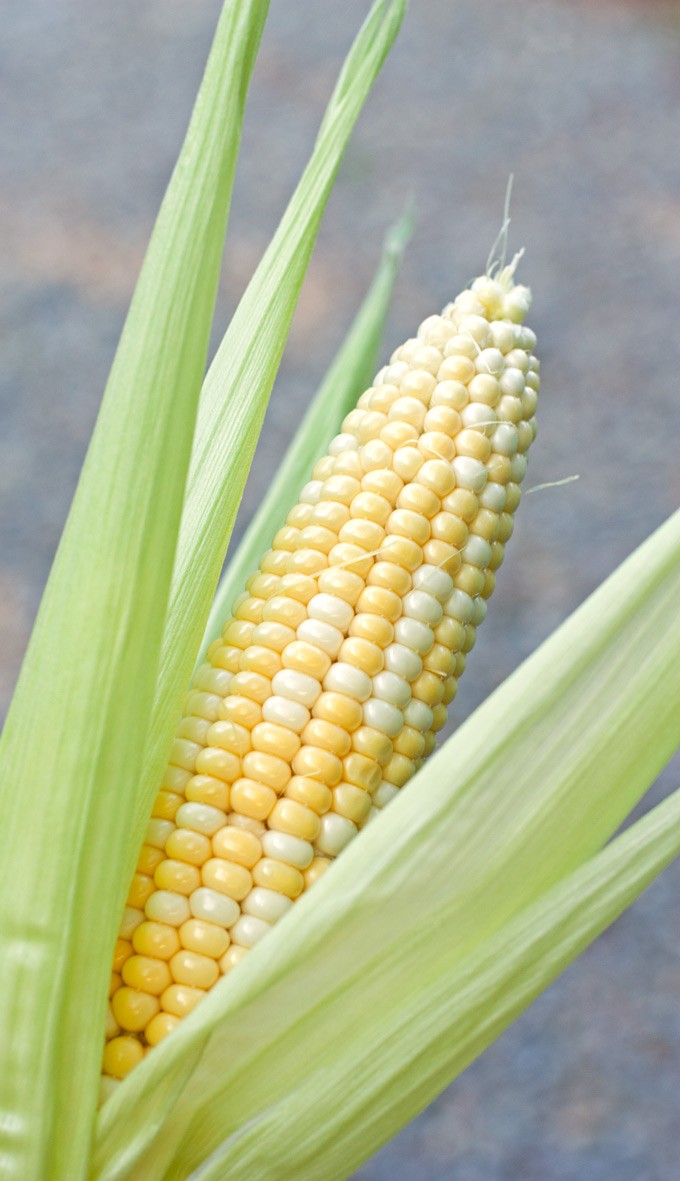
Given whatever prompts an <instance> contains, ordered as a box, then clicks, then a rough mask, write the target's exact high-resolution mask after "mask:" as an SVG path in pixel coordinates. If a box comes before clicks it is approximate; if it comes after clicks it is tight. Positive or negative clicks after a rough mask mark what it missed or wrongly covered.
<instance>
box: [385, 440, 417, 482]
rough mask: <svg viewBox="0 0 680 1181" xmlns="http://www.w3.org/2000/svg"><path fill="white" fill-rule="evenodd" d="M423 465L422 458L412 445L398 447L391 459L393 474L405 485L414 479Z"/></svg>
mask: <svg viewBox="0 0 680 1181" xmlns="http://www.w3.org/2000/svg"><path fill="white" fill-rule="evenodd" d="M423 463H424V457H423V456H422V455H421V453H420V451H419V450H418V448H417V447H414V446H413V445H408V446H406V447H399V448H398V449H397V450H396V451H395V453H394V457H393V459H392V464H393V467H394V470H395V472H396V473H397V475H398V476H400V477H401V479H402V480H404V481H406V482H407V483H408V482H410V481H411V480H414V479H415V477H416V475H417V474H418V472H419V470H420V468H421V467H422V466H423Z"/></svg>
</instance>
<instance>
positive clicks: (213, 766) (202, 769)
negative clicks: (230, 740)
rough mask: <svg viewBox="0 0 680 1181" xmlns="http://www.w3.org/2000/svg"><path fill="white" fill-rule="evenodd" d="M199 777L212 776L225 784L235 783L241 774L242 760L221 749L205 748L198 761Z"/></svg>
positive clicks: (197, 770)
mask: <svg viewBox="0 0 680 1181" xmlns="http://www.w3.org/2000/svg"><path fill="white" fill-rule="evenodd" d="M196 772H197V774H198V775H210V776H214V777H215V778H216V779H221V780H222V781H223V782H224V783H233V781H234V779H237V778H238V776H239V775H240V774H241V760H240V759H239V758H237V757H236V755H234V754H232V753H231V752H230V751H227V750H222V749H220V748H219V747H214V746H207V747H205V748H204V749H203V750H202V751H201V753H200V755H199V756H198V758H197V759H196Z"/></svg>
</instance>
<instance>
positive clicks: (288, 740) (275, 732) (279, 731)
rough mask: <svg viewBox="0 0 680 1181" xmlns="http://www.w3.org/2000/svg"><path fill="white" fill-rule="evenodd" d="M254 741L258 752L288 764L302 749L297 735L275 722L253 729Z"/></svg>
mask: <svg viewBox="0 0 680 1181" xmlns="http://www.w3.org/2000/svg"><path fill="white" fill-rule="evenodd" d="M312 675H314V674H312ZM252 739H253V748H254V749H255V750H256V751H261V752H262V753H263V754H269V755H277V756H278V757H279V758H282V759H285V760H286V761H287V762H290V760H291V759H292V757H293V755H294V754H295V752H296V751H297V750H299V749H300V739H299V738H298V736H297V734H294V733H293V731H292V730H289V729H288V727H287V726H280V725H278V724H277V723H275V722H260V723H259V724H258V725H257V726H255V727H254V729H253V732H252ZM272 786H273V785H272Z"/></svg>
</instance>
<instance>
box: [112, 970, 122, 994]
mask: <svg viewBox="0 0 680 1181" xmlns="http://www.w3.org/2000/svg"><path fill="white" fill-rule="evenodd" d="M121 982H122V981H121V976H120V973H119V972H112V973H111V978H110V980H109V996H110V997H112V996H113V994H114V992H116V991H117V990H118V989H119V988H120V986H121Z"/></svg>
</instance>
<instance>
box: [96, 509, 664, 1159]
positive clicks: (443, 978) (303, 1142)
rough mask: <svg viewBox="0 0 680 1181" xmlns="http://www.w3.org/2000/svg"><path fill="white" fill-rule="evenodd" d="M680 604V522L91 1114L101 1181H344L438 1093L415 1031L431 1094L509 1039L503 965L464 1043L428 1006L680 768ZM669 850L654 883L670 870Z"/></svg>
mask: <svg viewBox="0 0 680 1181" xmlns="http://www.w3.org/2000/svg"><path fill="white" fill-rule="evenodd" d="M679 596H680V513H678V514H676V515H675V516H674V517H672V518H671V519H670V520H669V521H668V522H667V523H666V524H665V525H664V526H663V527H662V528H661V529H659V530H658V531H657V532H656V533H655V534H654V535H653V537H651V538H650V539H649V540H648V541H647V542H646V543H645V544H644V545H643V546H642V547H640V549H639V550H637V551H636V552H635V553H634V554H633V555H632V556H631V557H630V558H629V559H628V560H627V561H626V562H625V563H624V564H623V566H622V567H620V569H619V570H618V571H617V572H616V573H615V574H614V575H613V576H612V577H611V578H610V579H608V580H607V581H606V582H605V583H604V584H603V586H602V587H600V589H599V590H598V591H596V592H595V594H594V595H592V596H591V598H590V599H588V600H587V602H586V603H585V604H584V605H583V606H582V607H581V608H580V609H579V610H578V611H577V612H575V614H574V615H573V616H571V617H570V619H569V620H567V622H566V623H565V624H564V625H563V626H562V627H561V628H560V629H558V631H557V632H556V633H555V634H554V635H553V636H552V637H551V638H550V639H549V640H548V641H547V642H546V643H545V644H544V645H543V646H542V647H541V648H540V649H539V650H538V651H537V652H536V653H535V654H534V655H533V656H532V657H531V658H530V659H529V660H527V661H526V662H525V663H524V664H523V665H522V666H521V668H520V669H519V670H518V671H517V672H516V673H515V674H514V675H513V676H512V677H510V678H509V679H508V681H506V682H505V683H504V684H503V685H502V686H501V687H500V689H499V690H497V691H496V693H494V694H493V695H492V696H491V697H490V698H489V699H488V700H487V701H486V702H485V704H484V705H483V706H482V707H481V708H480V709H479V710H477V711H476V713H475V714H474V715H473V716H472V717H471V718H470V719H469V720H468V721H467V722H466V723H465V725H464V726H462V727H461V729H460V730H459V731H458V733H457V734H456V735H455V736H454V737H453V738H452V739H450V740H449V741H448V742H447V743H446V744H445V745H444V747H443V748H442V750H441V751H440V752H439V754H438V755H436V756H435V757H434V758H433V759H432V760H431V761H430V762H429V763H428V764H426V766H425V767H424V768H423V769H422V771H421V772H419V774H418V775H417V776H416V777H415V779H414V780H413V781H412V782H411V784H410V785H409V786H408V787H407V788H406V789H404V791H403V792H402V793H400V796H399V798H398V799H396V800H395V801H394V802H393V803H392V804H391V805H390V807H389V808H387V809H386V810H385V812H384V813H383V814H382V815H381V816H380V817H379V818H378V819H376V820H375V821H374V822H372V823H371V824H370V825H369V826H368V827H367V828H366V829H365V830H364V831H363V832H362V833H361V834H360V835H359V837H358V838H357V839H356V840H355V841H354V842H353V844H352V845H351V846H350V847H349V848H348V849H347V850H346V851H345V852H344V853H343V855H342V857H340V858H339V859H338V861H337V862H336V863H335V864H334V865H333V866H332V867H331V869H330V870H329V872H328V873H327V874H326V875H325V876H324V878H323V879H322V880H321V881H320V882H319V883H318V884H317V885H316V886H315V887H314V889H313V890H312V891H310V893H309V894H307V895H305V896H304V897H303V898H302V899H301V900H300V901H299V902H298V903H297V904H296V905H295V907H293V909H292V910H291V911H290V913H289V914H287V915H286V916H285V918H284V919H283V920H282V921H281V922H280V923H279V924H277V926H276V927H275V928H274V930H273V931H272V932H271V933H270V934H269V935H268V936H267V939H266V940H264V941H263V942H262V943H260V944H259V945H258V946H257V947H256V948H255V949H254V950H253V951H252V952H251V953H250V954H249V956H248V957H247V958H246V960H245V961H244V963H242V964H241V965H239V969H238V971H237V972H234V973H232V974H231V975H230V976H228V977H227V978H226V979H225V980H224V981H223V982H221V983H220V984H219V985H218V986H217V987H216V988H215V989H214V990H213V991H212V993H211V994H210V995H209V996H208V997H207V998H206V999H205V1000H204V1001H203V1002H202V1004H201V1005H200V1006H198V1008H197V1009H196V1010H195V1011H194V1013H193V1014H192V1015H191V1017H190V1018H188V1019H187V1020H186V1021H185V1022H183V1023H182V1026H181V1028H180V1029H178V1030H177V1031H176V1032H175V1033H174V1034H173V1036H172V1037H171V1038H168V1039H167V1040H166V1041H165V1042H163V1044H162V1045H161V1046H160V1047H159V1048H158V1049H157V1050H155V1051H154V1053H153V1054H152V1055H150V1057H149V1058H148V1059H147V1060H146V1061H145V1062H144V1063H142V1065H141V1066H140V1067H139V1068H138V1070H137V1071H136V1072H135V1073H134V1074H133V1075H132V1076H130V1078H129V1079H128V1080H126V1082H125V1083H124V1084H123V1085H122V1086H121V1087H120V1089H119V1091H118V1092H117V1094H116V1095H114V1096H113V1098H112V1099H111V1100H110V1101H109V1103H108V1104H107V1105H106V1107H105V1108H104V1110H103V1112H102V1114H101V1116H100V1120H99V1123H98V1133H97V1144H96V1153H95V1159H96V1161H97V1172H96V1176H97V1177H98V1178H101V1179H106V1181H110V1179H112V1178H114V1177H115V1178H135V1179H140V1181H141V1178H142V1177H143V1178H145V1179H146V1178H150V1179H151V1178H154V1177H163V1178H166V1179H167V1181H171V1179H174V1178H176V1179H178V1181H179V1178H184V1177H186V1176H187V1175H189V1174H190V1173H191V1171H192V1170H199V1167H200V1166H201V1164H203V1162H205V1161H206V1160H208V1158H209V1156H210V1154H211V1153H216V1152H218V1151H219V1157H218V1160H219V1168H221V1169H222V1173H219V1170H218V1173H217V1175H222V1176H223V1175H227V1172H228V1175H229V1176H230V1177H234V1178H237V1177H244V1178H245V1177H248V1179H249V1181H250V1179H251V1178H272V1179H273V1178H277V1179H278V1178H281V1177H286V1176H290V1177H293V1176H295V1177H298V1178H302V1177H304V1178H316V1177H318V1178H321V1177H324V1176H329V1175H331V1176H335V1175H337V1176H342V1175H345V1172H346V1171H349V1170H350V1169H351V1167H353V1165H354V1164H355V1163H356V1162H357V1161H358V1160H359V1159H362V1158H363V1157H365V1156H366V1155H368V1154H369V1153H370V1152H372V1151H373V1149H374V1148H375V1146H376V1145H377V1144H378V1143H380V1142H381V1141H382V1140H383V1139H384V1138H385V1136H387V1135H389V1134H390V1132H393V1131H396V1130H397V1128H398V1127H399V1126H401V1123H402V1120H403V1116H404V1109H403V1108H400V1107H399V1100H398V1098H395V1096H397V1097H398V1095H399V1094H400V1090H404V1093H406V1092H407V1090H408V1088H407V1086H406V1079H407V1077H410V1076H411V1074H412V1077H413V1080H414V1081H413V1082H412V1083H411V1084H409V1087H413V1089H414V1091H415V1093H416V1094H418V1084H417V1080H418V1078H419V1076H420V1074H421V1073H422V1074H423V1075H424V1076H427V1069H426V1066H425V1065H424V1062H423V1060H422V1059H420V1058H417V1057H415V1056H414V1055H415V1051H414V1045H417V1044H418V1039H417V1038H415V1039H414V1038H413V1036H412V1034H413V1030H421V1031H422V1036H423V1038H426V1039H427V1040H428V1043H429V1044H435V1043H436V1042H437V1041H441V1042H442V1043H446V1045H447V1046H448V1047H449V1051H450V1057H449V1058H448V1059H447V1062H448V1066H447V1068H446V1069H444V1068H442V1069H441V1070H439V1073H436V1072H435V1073H436V1077H437V1085H439V1086H443V1085H444V1084H445V1083H446V1082H447V1081H448V1080H449V1078H451V1077H453V1074H454V1073H455V1069H453V1066H454V1065H455V1063H457V1062H462V1061H465V1060H467V1059H466V1053H467V1051H465V1049H464V1044H465V1045H470V1044H472V1045H476V1044H479V1046H480V1048H481V1046H482V1044H486V1042H485V1041H484V1038H485V1036H486V1034H485V1033H484V1030H489V1029H494V1028H496V1026H497V1025H498V1023H499V1022H500V1024H501V1025H502V1023H503V1020H505V1018H502V1017H501V1016H499V1014H500V1013H501V1011H502V1009H503V1005H504V1003H505V1002H504V1000H503V997H504V984H503V981H504V979H505V977H504V975H503V973H504V972H506V970H507V972H508V973H509V976H508V978H512V975H513V972H514V968H513V967H512V963H511V962H510V961H508V960H507V958H506V959H505V960H504V959H503V958H502V957H500V956H499V955H498V954H495V955H494V956H491V958H490V964H491V967H492V968H493V967H494V965H495V969H494V970H495V971H496V972H497V974H498V975H497V977H496V984H497V988H496V989H495V991H494V989H492V988H491V987H490V984H489V982H488V981H487V982H486V983H484V981H485V977H484V976H483V975H480V988H481V987H482V985H483V987H484V988H485V989H486V990H487V993H488V1003H486V1004H483V1003H481V1002H480V1005H479V1008H478V1009H476V1010H475V1011H474V1012H475V1015H474V1023H476V1024H474V1025H473V1026H472V1027H471V1028H472V1032H471V1031H470V1029H467V1028H466V1027H465V1026H461V1027H460V1029H459V1027H458V1024H457V1022H458V1012H457V1010H456V1009H455V1006H453V1005H448V1006H447V1005H442V1006H441V1007H440V1009H439V1010H436V1009H435V1010H434V1011H431V1009H430V1007H429V1002H428V997H429V995H430V994H429V991H428V990H431V988H432V987H433V985H434V984H435V983H436V982H439V984H438V987H439V986H441V991H442V995H443V996H444V997H447V996H448V997H455V992H454V989H455V987H456V986H457V981H458V980H459V978H460V977H459V973H460V972H461V970H462V967H461V966H462V965H463V964H464V963H465V962H466V961H470V957H472V956H473V955H475V954H476V953H479V955H480V957H483V956H484V954H485V952H484V948H485V946H487V949H488V947H490V946H492V941H493V940H494V939H495V938H500V934H499V933H500V932H502V931H503V929H504V928H505V927H506V926H507V924H509V923H511V922H512V921H513V920H516V926H517V927H518V928H519V929H520V930H521V929H522V926H523V923H524V921H525V917H526V916H525V917H524V918H520V917H518V916H521V915H522V912H523V911H525V910H526V908H527V907H531V906H532V904H534V903H537V901H538V900H540V899H541V898H542V897H544V896H545V895H546V892H547V891H549V890H550V889H551V888H553V887H555V886H556V885H557V883H559V882H560V881H564V880H565V879H566V878H567V877H568V876H569V875H570V874H573V873H575V872H576V871H578V870H579V867H581V866H583V865H584V864H586V863H587V862H588V861H589V859H590V858H591V857H592V856H593V854H594V853H596V851H597V850H599V849H600V848H601V846H602V845H603V843H604V842H605V841H606V840H607V839H608V838H609V837H610V836H611V835H612V833H613V832H614V831H615V829H616V828H617V826H618V825H619V823H620V821H621V820H622V819H623V817H624V816H625V815H626V814H627V813H628V812H629V810H630V809H631V808H632V806H633V805H634V803H635V802H636V800H637V799H638V798H639V797H640V796H641V795H642V793H643V792H644V791H645V790H646V789H647V787H648V786H649V785H650V784H651V782H652V781H653V780H654V778H655V777H656V775H657V773H658V771H659V770H660V769H661V767H662V766H663V765H665V763H666V762H667V761H668V760H669V759H670V757H671V756H672V754H673V753H674V751H675V750H676V749H677V746H678V741H679V738H680V735H679V726H680V723H679V719H678V710H677V701H678V697H679V696H680V617H679V616H678V611H677V602H678V598H679ZM661 830H662V832H663V826H661ZM657 833H658V830H657V829H654V830H653V832H652V835H651V837H650V840H651V842H652V845H651V846H650V847H651V848H652V856H655V854H654V850H653V845H654V842H655V841H656V840H657V836H656V835H655V834H657ZM658 840H659V841H660V842H661V843H660V844H659V845H658V854H659V860H658V863H655V865H656V864H658V867H659V868H660V867H661V865H662V864H663V863H664V862H665V860H666V859H667V856H668V855H670V853H669V847H668V846H667V845H665V844H664V843H663V841H662V839H661V836H659V837H658ZM621 847H622V848H623V849H624V853H625V850H626V849H627V848H628V846H627V845H626V844H624V845H623V846H619V848H621ZM674 848H675V846H673V850H674ZM650 864H651V863H650ZM633 865H634V858H633V856H632V853H631V866H633ZM651 872H654V870H650V873H651ZM645 874H647V870H644V872H643V874H642V878H641V879H640V880H641V882H643V884H644V881H646V880H648V877H645ZM631 881H633V878H631ZM636 888H637V887H635V886H634V887H633V893H634V891H635V889H636ZM631 896H632V895H631ZM618 905H619V904H618V902H617V903H616V905H615V906H614V909H613V910H612V912H611V915H612V917H613V915H614V914H615V913H617V912H618V910H617V908H618ZM555 913H556V918H555V924H554V926H555V928H556V934H555V946H557V945H558V944H559V938H560V937H559V935H558V934H557V928H558V927H559V925H560V922H561V920H560V911H559V907H558V908H557V910H556V912H555ZM598 921H599V920H598ZM583 929H584V930H586V928H585V927H584V928H583ZM595 929H597V928H594V930H595ZM549 930H550V913H549V908H548V910H547V911H546V931H549ZM545 937H546V939H547V938H548V935H546V936H545ZM589 937H590V936H587V938H589ZM510 947H511V948H512V940H510ZM555 956H556V958H555ZM555 956H553V958H552V959H550V960H547V961H546V964H548V965H550V964H555V963H558V962H559V955H557V953H555ZM527 964H528V968H527V971H534V969H532V967H531V953H530V952H527ZM489 970H491V969H489ZM551 971H552V968H550V970H548V969H546V972H545V974H544V976H541V975H540V972H539V973H538V975H536V976H535V978H534V984H532V988H533V989H534V991H538V990H539V989H540V987H543V986H544V985H545V984H547V983H548V982H549V980H550V979H552V975H551ZM536 972H538V968H536ZM480 973H481V968H480ZM553 974H554V973H553ZM467 987H468V988H469V989H470V990H471V991H472V993H474V989H475V980H474V979H471V980H470V981H468V984H467ZM530 991H531V990H530ZM481 995H482V996H483V995H484V992H483V991H482V994H481ZM527 995H529V994H527ZM532 995H533V993H532ZM513 1011H514V1010H513ZM470 1020H471V1021H472V1020H473V1018H470ZM475 1031H476V1032H475ZM475 1037H476V1038H477V1039H478V1041H477V1042H474V1038H475ZM470 1038H472V1039H473V1041H472V1042H470V1041H469V1039H470ZM388 1048H389V1051H390V1052H389V1053H386V1052H385V1051H386V1049H388ZM350 1063H351V1064H352V1066H351V1084H350V1082H348V1078H349V1077H350V1065H349V1064H350ZM432 1093H433V1092H432V1090H431V1089H429V1084H427V1085H426V1086H424V1087H423V1091H422V1094H420V1097H419V1098H417V1099H416V1100H409V1102H411V1103H412V1106H411V1107H410V1108H409V1110H410V1111H415V1110H417V1108H418V1105H419V1104H421V1103H422V1102H425V1101H427V1098H429V1097H430V1096H431V1094H432ZM390 1097H392V1098H390ZM385 1111H388V1112H389V1113H390V1114H389V1118H388V1116H386V1115H385ZM358 1113H360V1114H358ZM374 1113H375V1114H374ZM357 1120H358V1121H359V1123H360V1127H361V1131H360V1132H355V1130H354V1128H355V1126H356V1121H357ZM121 1126H123V1127H125V1128H126V1134H125V1137H122V1136H121V1134H120V1128H121ZM203 1175H204V1176H211V1175H212V1174H211V1173H210V1171H209V1168H206V1170H204V1171H203ZM197 1176H201V1171H200V1170H199V1171H198V1172H197Z"/></svg>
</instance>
